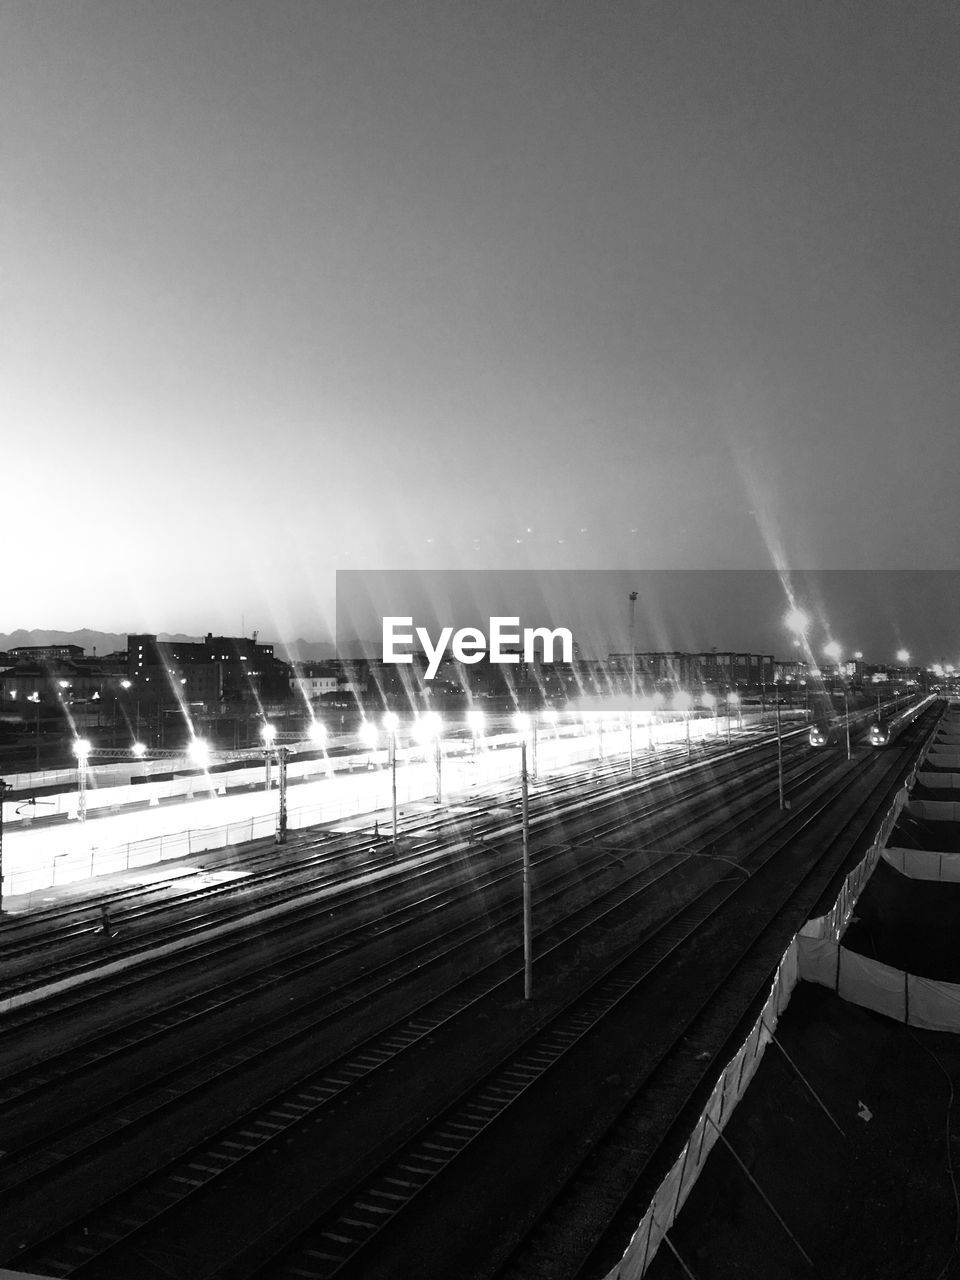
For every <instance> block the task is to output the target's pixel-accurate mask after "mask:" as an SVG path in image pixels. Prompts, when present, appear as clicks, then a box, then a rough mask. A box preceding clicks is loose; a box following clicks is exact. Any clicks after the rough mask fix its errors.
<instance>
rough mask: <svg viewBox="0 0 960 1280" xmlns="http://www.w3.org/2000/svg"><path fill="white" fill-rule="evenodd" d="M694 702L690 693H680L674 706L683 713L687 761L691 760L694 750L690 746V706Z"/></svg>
mask: <svg viewBox="0 0 960 1280" xmlns="http://www.w3.org/2000/svg"><path fill="white" fill-rule="evenodd" d="M692 701H693V700H692V698H691V697H690V695H689V693H685V692H680V693H678V694H677V696H676V697H675V698H674V700H673V705H674V706H675V707H676V708H677V710H678V711H682V712H683V720H684V724H685V726H686V730H687V759H688V760H689V759H690V756H691V754H692V749H691V746H690V705H691V702H692Z"/></svg>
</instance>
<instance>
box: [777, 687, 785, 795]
mask: <svg viewBox="0 0 960 1280" xmlns="http://www.w3.org/2000/svg"><path fill="white" fill-rule="evenodd" d="M775 692H776V698H777V793H778V796H779V799H780V808H781V810H783V809H785V808H786V807H787V805H786V801H785V799H784V795H783V731H782V729H781V726H780V690H779V689H777V690H776V691H775Z"/></svg>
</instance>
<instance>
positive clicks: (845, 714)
mask: <svg viewBox="0 0 960 1280" xmlns="http://www.w3.org/2000/svg"><path fill="white" fill-rule="evenodd" d="M843 723H844V725H845V726H846V731H847V759H848V760H849V759H850V712H849V710H848V708H847V682H846V681H844V682H843Z"/></svg>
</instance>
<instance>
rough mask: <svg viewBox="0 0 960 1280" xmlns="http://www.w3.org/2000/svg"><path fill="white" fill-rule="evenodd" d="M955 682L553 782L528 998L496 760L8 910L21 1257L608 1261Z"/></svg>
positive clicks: (514, 828)
mask: <svg viewBox="0 0 960 1280" xmlns="http://www.w3.org/2000/svg"><path fill="white" fill-rule="evenodd" d="M943 706H944V704H943V703H938V702H932V701H931V702H929V703H928V704H927V705H925V706H924V707H923V708H922V709H921V710H920V711H919V714H918V715H917V716H916V719H915V720H913V721H912V722H910V723H906V724H904V726H903V728H902V729H901V731H900V732H899V733H898V734H897V735H896V736H895V737H894V738H893V740H892V741H891V742H890V743H889V744H888V745H885V746H884V747H883V748H882V749H879V750H878V749H871V748H870V747H867V746H864V745H863V744H862V743H860V742H859V741H858V742H857V743H856V745H855V749H854V750H853V753H852V758H851V759H849V760H848V759H847V757H846V755H845V754H844V753H843V751H842V750H822V751H817V750H813V749H811V747H810V745H809V743H808V740H807V734H806V732H805V731H803V730H800V731H795V732H791V733H787V734H786V735H785V736H784V737H783V741H782V763H783V782H784V791H785V794H786V795H787V796H788V797H789V807H788V808H785V809H781V808H780V807H779V804H778V778H777V765H776V760H777V750H778V743H777V741H776V739H775V738H774V736H773V735H772V734H771V733H770V732H766V733H761V732H755V731H751V732H748V733H745V734H740V735H736V736H735V737H734V740H733V742H732V743H731V744H729V745H728V744H727V743H726V742H725V741H723V740H722V738H721V737H720V736H717V737H716V738H715V739H713V740H709V739H708V740H707V741H706V742H705V743H704V744H703V745H702V746H701V747H699V748H698V749H697V751H696V752H695V753H692V754H691V753H690V752H687V751H684V750H683V748H682V746H681V747H673V746H671V747H666V748H663V749H660V750H658V751H646V752H640V753H638V765H637V768H636V770H635V774H634V776H633V777H631V776H630V775H629V773H628V769H627V762H626V759H625V758H623V757H614V758H608V759H606V760H603V761H594V762H591V763H589V764H588V765H586V766H584V765H577V766H576V767H570V768H568V769H566V770H563V771H558V772H557V773H556V774H552V775H545V776H543V777H541V778H540V779H539V780H538V781H537V782H536V784H535V785H533V786H532V787H531V794H530V805H529V852H530V859H531V868H532V872H531V874H532V884H531V887H532V900H533V936H532V949H533V991H532V996H531V998H529V999H525V998H524V982H523V978H524V964H523V950H522V946H521V939H522V911H521V874H520V867H521V843H522V832H521V805H520V795H519V789H518V787H517V786H515V785H514V786H507V787H505V786H504V785H503V783H502V782H501V783H497V784H495V785H493V784H491V785H489V786H488V787H486V788H482V787H481V788H477V789H475V790H472V791H471V792H470V794H469V795H460V796H456V795H454V796H452V797H450V798H449V799H448V801H447V802H446V803H445V804H444V805H442V806H437V805H435V804H431V803H429V802H428V801H420V802H416V803H413V804H409V805H406V806H404V813H403V822H402V828H401V836H400V840H399V843H398V845H397V846H396V848H395V847H394V846H393V844H392V842H391V840H390V839H389V837H384V836H383V835H382V834H381V828H383V830H386V829H387V827H388V825H389V824H388V823H385V822H384V821H383V819H382V815H381V821H380V822H379V824H378V825H377V826H376V827H374V825H373V822H372V821H371V820H370V815H366V816H365V817H364V818H363V821H362V822H361V821H360V820H358V821H356V822H354V823H345V822H339V823H327V824H325V825H323V826H318V827H311V828H306V829H302V830H299V831H297V832H294V833H291V837H290V840H289V842H288V843H287V844H286V845H283V846H277V845H276V844H274V842H273V841H270V842H267V841H260V842H257V843H253V844H249V845H244V846H234V847H230V848H226V849H223V850H220V851H213V852H207V853H204V854H202V855H199V856H197V857H195V858H192V859H189V860H187V861H179V862H168V863H164V864H163V865H162V868H149V869H141V870H140V871H138V872H129V873H127V874H126V875H125V876H116V877H111V878H110V879H109V889H107V888H105V887H104V884H103V883H98V882H96V881H89V882H86V883H81V884H75V885H72V886H70V888H69V891H64V892H60V893H51V895H50V898H51V901H50V902H49V903H48V904H46V905H38V904H33V905H31V908H30V910H28V911H27V910H24V911H20V912H18V911H17V910H16V909H15V904H14V907H13V908H11V910H10V911H9V913H8V914H7V916H6V917H5V920H4V923H3V925H2V932H0V964H2V975H3V976H2V980H0V1007H2V1008H3V1010H4V1012H3V1013H2V1015H0V1025H2V1027H3V1032H4V1034H3V1038H2V1042H0V1135H2V1137H0V1148H2V1152H3V1154H2V1158H0V1203H2V1211H0V1264H2V1265H5V1266H7V1267H9V1268H12V1269H14V1270H16V1271H20V1272H24V1273H27V1274H31V1275H37V1276H49V1277H53V1276H76V1277H83V1278H86V1277H90V1278H91V1280H93V1278H97V1280H100V1278H102V1280H107V1278H111V1280H113V1278H116V1280H121V1278H122V1280H132V1278H134V1277H135V1278H136V1280H161V1278H163V1280H170V1277H177V1278H179V1277H183V1278H184V1280H187V1278H189V1280H213V1278H214V1277H218V1278H223V1280H228V1278H230V1280H233V1278H237V1280H240V1278H241V1277H270V1278H271V1280H273V1278H279V1277H288V1278H290V1280H292V1278H293V1277H301V1278H302V1277H317V1278H318V1280H319V1278H321V1277H328V1276H334V1275H337V1276H343V1277H355V1278H357V1277H362V1278H363V1280H381V1278H382V1280H387V1278H388V1277H392V1278H394V1280H406V1278H407V1277H413V1276H416V1277H424V1278H426V1277H436V1280H441V1277H442V1278H443V1280H453V1278H455V1277H462V1278H463V1280H466V1278H467V1277H470V1278H472V1280H481V1278H482V1280H487V1278H490V1280H492V1278H493V1277H497V1278H498V1280H535V1278H539V1280H566V1278H568V1277H569V1278H570V1280H573V1278H574V1277H576V1278H577V1280H602V1278H603V1277H605V1276H607V1275H608V1274H609V1273H610V1271H611V1270H612V1269H613V1268H614V1267H615V1266H616V1264H617V1262H618V1260H619V1259H620V1258H621V1256H622V1255H623V1252H624V1249H625V1247H626V1245H627V1243H628V1241H629V1239H630V1237H631V1235H632V1233H633V1232H634V1231H635V1229H636V1227H637V1223H638V1222H639V1220H640V1218H641V1217H642V1215H643V1212H644V1209H645V1207H646V1205H647V1203H648V1202H649V1200H650V1196H651V1194H652V1192H653V1190H654V1189H655V1187H656V1186H657V1185H658V1184H659V1182H660V1180H661V1179H662V1177H663V1175H664V1173H665V1171H666V1170H667V1169H668V1168H669V1166H670V1165H671V1163H672V1162H673V1160H674V1159H675V1158H676V1155H677V1151H678V1149H679V1148H680V1146H681V1145H682V1143H683V1142H684V1141H685V1139H686V1136H687V1134H688V1133H689V1131H690V1127H691V1124H692V1123H693V1120H694V1119H695V1118H696V1116H697V1115H698V1114H699V1111H700V1109H701V1108H702V1106H703V1104H704V1099H705V1098H706V1097H707V1095H708V1094H709V1092H710V1090H711V1088H712V1087H713V1084H714V1081H715V1080H716V1077H717V1074H718V1071H719V1070H720V1068H721V1067H722V1066H723V1064H724V1063H725V1062H726V1060H727V1059H728V1058H729V1057H730V1055H731V1053H732V1052H733V1051H734V1050H735V1048H736V1047H737V1045H738V1044H739V1043H740V1041H742V1039H743V1035H744V1031H745V1028H746V1027H747V1026H748V1025H749V1024H750V1021H751V1020H752V1019H753V1018H755V1017H756V1013H757V1009H758V1008H759V1007H760V1005H761V1003H762V1001H763V999H764V998H765V997H766V995H767V992H768V990H769V987H770V980H771V974H772V973H773V971H774V969H775V968H776V966H777V964H778V961H779V959H780V957H781V955H782V953H783V951H784V947H785V946H786V944H787V943H788V942H789V940H790V939H791V938H792V937H793V935H794V934H795V933H796V932H797V930H798V929H799V928H800V927H801V925H802V924H803V923H804V921H806V920H807V919H808V918H809V917H810V916H811V915H815V914H817V912H818V910H820V909H822V908H823V906H824V904H826V903H828V902H832V900H833V898H834V897H835V896H836V893H837V889H838V886H839V884H840V882H841V881H842V878H843V876H844V875H845V874H846V873H847V872H848V871H849V870H850V869H851V867H852V866H854V865H855V864H856V863H857V861H858V860H859V859H860V857H862V855H863V852H864V850H865V849H866V848H867V847H868V846H869V844H870V843H871V841H872V840H873V838H874V836H875V834H876V831H877V829H878V826H879V824H880V821H881V819H882V818H883V816H884V814H885V813H886V812H887V810H888V809H889V806H890V803H891V798H892V796H893V794H894V792H895V791H896V789H897V788H898V787H899V786H900V785H901V784H902V782H903V779H904V777H905V776H906V774H907V772H908V771H909V770H910V768H911V766H912V765H913V763H914V762H915V760H916V758H917V755H918V753H919V751H920V750H921V748H922V746H923V745H924V743H925V742H926V741H927V740H928V738H929V737H930V735H931V733H932V731H933V728H934V725H935V724H936V722H937V720H938V718H939V717H940V716H941V715H942V712H943ZM104 906H106V907H107V909H108V913H109V914H108V917H105V916H104V915H103V914H102V908H103V907H104ZM105 919H107V920H108V926H107V932H104V931H103V927H104V920H105Z"/></svg>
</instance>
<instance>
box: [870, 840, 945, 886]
mask: <svg viewBox="0 0 960 1280" xmlns="http://www.w3.org/2000/svg"><path fill="white" fill-rule="evenodd" d="M883 857H884V860H885V861H886V862H889V864H890V866H891V867H893V869H894V870H895V871H899V872H900V874H901V875H902V876H908V877H909V878H910V879H911V880H943V881H945V882H946V883H948V884H950V883H952V884H957V883H960V853H939V852H938V851H937V850H936V849H899V848H892V849H884V851H883Z"/></svg>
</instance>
